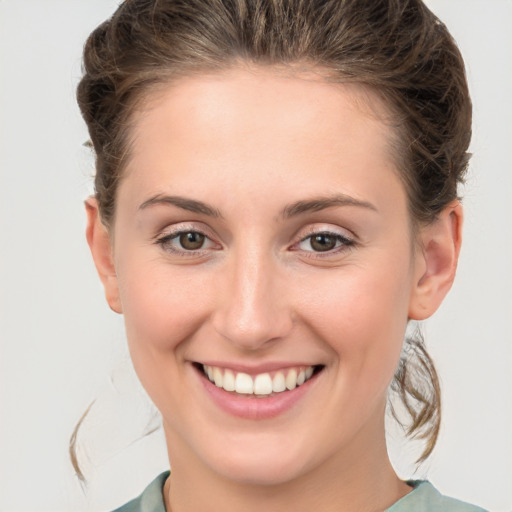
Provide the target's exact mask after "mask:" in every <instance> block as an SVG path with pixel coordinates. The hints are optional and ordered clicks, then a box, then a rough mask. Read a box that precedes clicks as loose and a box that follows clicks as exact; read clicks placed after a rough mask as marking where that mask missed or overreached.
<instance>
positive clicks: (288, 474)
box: [208, 443, 308, 486]
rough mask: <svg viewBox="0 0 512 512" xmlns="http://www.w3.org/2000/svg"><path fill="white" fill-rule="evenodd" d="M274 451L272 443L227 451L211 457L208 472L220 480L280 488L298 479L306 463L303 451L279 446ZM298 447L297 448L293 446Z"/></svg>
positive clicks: (305, 469)
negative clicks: (219, 477)
mask: <svg viewBox="0 0 512 512" xmlns="http://www.w3.org/2000/svg"><path fill="white" fill-rule="evenodd" d="M282 445H283V443H281V447H278V446H277V447H276V444H275V443H268V444H267V445H266V446H264V447H262V446H261V445H259V446H258V445H257V446H253V447H251V448H250V447H248V446H245V447H244V449H238V450H233V449H232V450H230V451H229V452H227V453H226V452H224V453H223V454H222V455H219V453H218V452H217V453H212V454H211V458H210V463H209V464H208V465H209V466H210V468H211V469H212V470H213V471H214V472H215V473H217V474H219V475H221V476H222V477H224V478H226V479H228V480H231V481H233V482H238V483H241V484H246V485H255V486H273V485H282V484H286V483H287V482H290V481H292V480H295V479H297V478H298V477H300V476H301V475H303V474H304V473H305V472H307V471H308V468H306V467H305V464H304V463H305V461H306V460H308V457H307V454H305V453H303V452H304V450H300V453H299V450H298V449H297V448H294V447H290V448H291V449H286V448H287V447H283V446H282ZM296 446H298V445H296Z"/></svg>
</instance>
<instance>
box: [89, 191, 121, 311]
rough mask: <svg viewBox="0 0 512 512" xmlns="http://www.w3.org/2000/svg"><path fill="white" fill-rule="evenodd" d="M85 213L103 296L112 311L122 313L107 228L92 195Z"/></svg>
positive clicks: (90, 246)
mask: <svg viewBox="0 0 512 512" xmlns="http://www.w3.org/2000/svg"><path fill="white" fill-rule="evenodd" d="M85 211H86V214H87V229H86V232H85V234H86V238H87V243H88V244H89V248H90V249H91V254H92V258H93V260H94V264H95V265H96V270H97V271H98V275H99V276H100V279H101V282H102V283H103V287H104V289H105V297H106V299H107V302H108V305H109V306H110V309H112V311H115V312H116V313H122V308H121V300H120V297H119V288H118V282H117V274H116V269H115V265H114V254H113V250H112V245H111V241H110V235H109V233H108V231H107V228H106V227H105V226H104V224H103V223H102V222H101V218H100V214H99V208H98V202H97V200H96V199H95V198H94V197H90V198H89V199H87V200H86V201H85Z"/></svg>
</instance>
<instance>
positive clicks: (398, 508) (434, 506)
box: [113, 471, 486, 512]
mask: <svg viewBox="0 0 512 512" xmlns="http://www.w3.org/2000/svg"><path fill="white" fill-rule="evenodd" d="M168 476H169V471H166V472H165V473H162V474H161V475H159V476H158V477H157V478H155V480H153V481H152V482H151V483H150V484H149V485H148V486H147V487H146V489H145V490H144V492H143V493H142V494H141V495H140V496H139V497H138V498H135V499H134V500H132V501H130V502H128V503H126V505H123V506H122V507H120V508H118V509H116V510H114V511H113V512H165V505H164V497H163V494H162V489H163V487H164V483H165V480H166V479H167V477H168ZM408 483H409V485H411V486H412V487H413V490H412V491H411V492H410V493H409V494H407V495H406V496H404V497H403V498H402V499H400V500H398V501H397V502H396V503H395V504H394V505H392V506H391V507H389V508H388V509H387V510H385V511H384V512H486V511H485V510H484V509H483V508H480V507H475V506H474V505H469V504H468V503H464V502H462V501H459V500H454V499H453V498H447V497H446V496H443V495H442V494H441V493H440V492H439V491H437V490H436V488H435V487H434V486H433V485H432V484H431V483H430V482H427V481H422V480H417V481H411V482H408Z"/></svg>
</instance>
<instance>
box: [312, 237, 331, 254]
mask: <svg viewBox="0 0 512 512" xmlns="http://www.w3.org/2000/svg"><path fill="white" fill-rule="evenodd" d="M337 242H338V239H337V237H334V236H332V235H330V234H329V233H319V234H317V235H313V236H312V237H310V244H311V248H312V249H313V250H314V251H318V252H324V251H331V250H332V249H334V248H335V247H336V244H337Z"/></svg>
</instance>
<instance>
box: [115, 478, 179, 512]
mask: <svg viewBox="0 0 512 512" xmlns="http://www.w3.org/2000/svg"><path fill="white" fill-rule="evenodd" d="M168 476H169V471H165V472H164V473H162V474H161V475H158V476H157V477H156V478H155V479H154V480H153V481H152V482H151V483H150V484H149V485H148V486H147V487H146V488H145V489H144V491H143V493H142V494H141V495H140V496H138V497H137V498H135V499H133V500H131V501H129V502H128V503H126V504H124V505H123V506H122V507H119V508H116V509H115V510H113V511H112V512H165V505H164V497H163V494H162V489H163V487H164V484H165V481H166V480H167V477H168Z"/></svg>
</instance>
